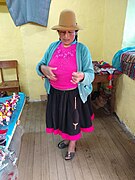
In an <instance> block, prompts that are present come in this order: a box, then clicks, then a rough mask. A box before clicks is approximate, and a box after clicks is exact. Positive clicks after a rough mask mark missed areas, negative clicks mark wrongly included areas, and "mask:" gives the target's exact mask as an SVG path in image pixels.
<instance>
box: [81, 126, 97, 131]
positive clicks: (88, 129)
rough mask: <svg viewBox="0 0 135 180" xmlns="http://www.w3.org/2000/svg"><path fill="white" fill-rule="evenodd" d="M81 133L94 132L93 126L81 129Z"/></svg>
mask: <svg viewBox="0 0 135 180" xmlns="http://www.w3.org/2000/svg"><path fill="white" fill-rule="evenodd" d="M81 131H82V132H92V131H94V126H91V127H89V128H81Z"/></svg>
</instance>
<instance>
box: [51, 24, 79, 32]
mask: <svg viewBox="0 0 135 180" xmlns="http://www.w3.org/2000/svg"><path fill="white" fill-rule="evenodd" d="M51 29H52V30H64V31H66V30H67V31H76V30H82V28H81V27H80V26H78V25H76V26H71V27H65V26H59V25H56V26H53V27H52V28H51Z"/></svg>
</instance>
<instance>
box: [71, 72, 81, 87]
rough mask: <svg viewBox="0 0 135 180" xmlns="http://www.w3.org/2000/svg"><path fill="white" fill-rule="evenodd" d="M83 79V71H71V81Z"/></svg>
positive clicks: (76, 81) (74, 82) (75, 82)
mask: <svg viewBox="0 0 135 180" xmlns="http://www.w3.org/2000/svg"><path fill="white" fill-rule="evenodd" d="M83 79H84V73H83V72H73V73H72V80H71V82H72V83H73V84H77V83H79V82H80V81H82V80H83Z"/></svg>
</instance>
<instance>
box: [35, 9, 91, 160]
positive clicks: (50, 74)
mask: <svg viewBox="0 0 135 180" xmlns="http://www.w3.org/2000/svg"><path fill="white" fill-rule="evenodd" d="M52 29H53V30H57V32H58V36H59V40H58V41H56V42H53V43H52V44H51V45H50V46H49V48H48V49H47V51H46V52H45V54H44V57H43V58H42V59H41V61H40V62H39V63H38V65H37V67H36V70H37V73H38V75H40V76H42V77H44V78H45V89H46V92H47V94H48V101H47V109H46V132H47V133H54V134H55V135H56V134H59V135H60V136H61V137H62V139H63V140H62V141H61V142H59V144H58V148H60V149H63V148H66V147H68V150H67V153H66V155H65V160H71V159H73V157H74V156H75V151H76V141H77V140H79V139H80V138H81V136H82V132H92V131H93V130H94V127H93V125H92V119H93V118H94V114H93V112H92V108H91V99H90V94H91V92H92V81H93V80H94V70H93V65H92V59H91V55H90V52H89V49H88V48H87V47H86V46H85V45H83V44H82V43H80V42H78V41H77V34H78V31H79V30H80V29H81V28H80V26H78V24H77V22H76V17H75V13H74V12H73V11H71V10H64V11H62V12H61V14H60V17H59V24H58V25H56V26H54V27H52Z"/></svg>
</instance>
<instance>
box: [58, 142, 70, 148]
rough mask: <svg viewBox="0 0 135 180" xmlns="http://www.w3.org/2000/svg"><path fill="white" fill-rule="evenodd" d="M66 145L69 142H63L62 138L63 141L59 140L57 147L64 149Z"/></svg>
mask: <svg viewBox="0 0 135 180" xmlns="http://www.w3.org/2000/svg"><path fill="white" fill-rule="evenodd" d="M68 145H69V143H68V144H66V143H65V142H64V140H63V141H61V142H59V144H58V148H59V149H64V148H66V147H68Z"/></svg>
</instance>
